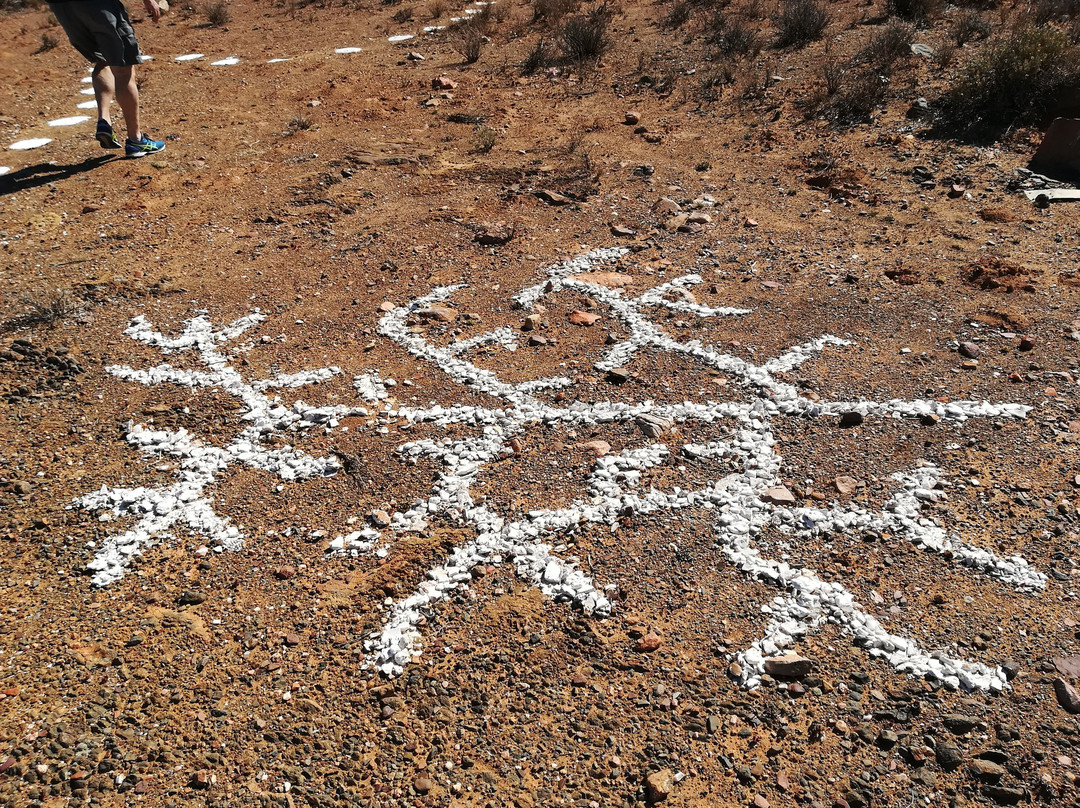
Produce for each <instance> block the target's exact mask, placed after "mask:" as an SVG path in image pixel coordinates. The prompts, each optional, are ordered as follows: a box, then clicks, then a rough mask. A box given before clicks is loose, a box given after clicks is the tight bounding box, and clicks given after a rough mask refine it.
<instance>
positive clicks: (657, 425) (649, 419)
mask: <svg viewBox="0 0 1080 808" xmlns="http://www.w3.org/2000/svg"><path fill="white" fill-rule="evenodd" d="M634 423H635V424H637V425H638V429H640V430H641V431H642V433H643V434H644V435H645V437H647V438H658V437H660V436H661V435H663V434H664V433H665V432H667V431H668V430H669V429H671V427H672V426H673V423H672V421H671V420H669V419H667V418H661V417H659V416H657V415H652V414H651V413H646V414H644V415H639V416H638V417H637V418H635V419H634Z"/></svg>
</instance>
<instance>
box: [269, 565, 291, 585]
mask: <svg viewBox="0 0 1080 808" xmlns="http://www.w3.org/2000/svg"><path fill="white" fill-rule="evenodd" d="M274 577H275V578H277V579H279V580H281V581H288V580H289V579H290V578H295V577H296V567H294V566H291V565H289V564H286V565H285V566H283V567H278V568H277V569H276V570H274Z"/></svg>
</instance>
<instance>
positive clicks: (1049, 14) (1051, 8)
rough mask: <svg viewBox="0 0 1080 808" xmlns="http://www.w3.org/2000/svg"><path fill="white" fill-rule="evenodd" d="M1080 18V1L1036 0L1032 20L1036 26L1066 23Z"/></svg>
mask: <svg viewBox="0 0 1080 808" xmlns="http://www.w3.org/2000/svg"><path fill="white" fill-rule="evenodd" d="M1077 16H1080V0H1035V2H1034V3H1032V4H1031V19H1032V21H1033V22H1034V23H1035V24H1036V25H1046V24H1047V23H1050V22H1064V21H1067V20H1072V19H1075V18H1076V17H1077Z"/></svg>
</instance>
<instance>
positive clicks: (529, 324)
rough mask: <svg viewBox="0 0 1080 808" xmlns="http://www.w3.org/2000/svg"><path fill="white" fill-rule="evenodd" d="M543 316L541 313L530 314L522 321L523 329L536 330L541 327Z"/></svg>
mask: <svg viewBox="0 0 1080 808" xmlns="http://www.w3.org/2000/svg"><path fill="white" fill-rule="evenodd" d="M542 319H543V318H542V317H541V316H540V315H539V314H529V315H527V316H526V317H525V319H524V320H523V321H522V323H521V330H522V331H535V330H536V329H538V328H539V327H540V322H541V321H542Z"/></svg>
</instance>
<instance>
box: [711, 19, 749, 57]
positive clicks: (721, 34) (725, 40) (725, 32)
mask: <svg viewBox="0 0 1080 808" xmlns="http://www.w3.org/2000/svg"><path fill="white" fill-rule="evenodd" d="M708 42H709V44H711V45H714V46H715V47H716V49H717V50H718V51H719V52H720V53H721V54H722V55H724V56H757V55H758V54H759V53H760V52H761V46H762V42H761V35H760V34H759V33H758V30H757V29H756V28H754V27H753V26H752V25H750V24H749V23H747V22H746V21H745V20H742V19H740V18H738V17H735V18H728V17H725V16H723V15H721V14H717V15H716V16H715V17H714V18H713V21H712V23H711V24H710V26H709V32H708Z"/></svg>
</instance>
